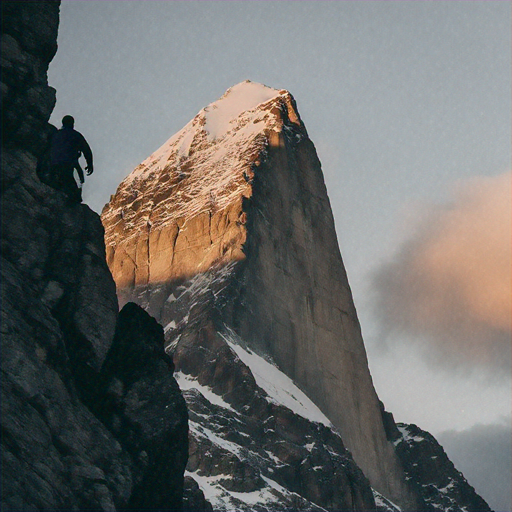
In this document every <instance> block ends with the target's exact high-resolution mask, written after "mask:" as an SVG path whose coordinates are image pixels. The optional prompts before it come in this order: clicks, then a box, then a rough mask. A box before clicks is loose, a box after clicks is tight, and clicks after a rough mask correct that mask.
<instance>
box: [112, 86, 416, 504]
mask: <svg viewBox="0 0 512 512" xmlns="http://www.w3.org/2000/svg"><path fill="white" fill-rule="evenodd" d="M102 218H103V223H104V225H105V229H106V242H107V259H108V262H109V265H110V268H111V270H112V273H113V275H114V279H115V280H116V283H117V286H118V290H119V294H120V297H121V298H122V300H135V301H136V302H138V303H139V304H141V305H142V306H143V307H145V308H146V309H147V310H148V311H150V312H151V314H153V315H155V316H156V318H157V319H158V320H159V321H161V323H162V324H163V325H166V330H167V338H168V340H169V342H171V341H174V342H176V340H177V333H178V332H179V330H180V328H181V327H183V325H185V324H186V319H187V318H188V320H189V319H190V318H189V317H188V312H185V311H184V310H183V311H181V310H180V308H184V309H187V307H184V306H183V305H182V304H183V303H184V301H182V300H179V301H178V300H175V299H177V298H178V296H179V297H181V296H182V295H181V293H182V289H181V288H180V287H182V286H183V283H184V281H186V280H188V279H190V278H192V277H193V276H201V275H204V273H205V272H207V271H211V270H212V269H214V270H215V269H217V270H218V271H219V272H224V273H225V286H226V288H229V297H230V298H229V299H228V300H227V301H226V302H225V303H224V304H222V307H221V310H222V315H221V316H222V323H223V325H224V326H227V328H229V329H231V330H232V331H233V332H234V333H236V335H237V336H238V337H239V338H240V339H241V340H243V343H246V344H247V345H248V346H249V347H250V349H251V350H254V351H255V352H256V353H258V354H261V355H263V356H268V357H271V358H272V359H273V360H274V362H275V363H276V365H277V366H278V367H279V368H280V369H281V370H282V371H283V372H284V373H285V374H286V375H287V376H289V377H290V378H292V379H293V380H294V381H295V382H296V383H297V384H298V385H299V386H300V388H301V389H302V390H303V391H305V392H306V393H307V395H308V396H309V397H310V398H311V399H312V400H313V401H314V402H315V403H316V404H318V406H319V407H320V409H321V410H322V411H323V412H324V413H325V414H326V415H327V416H328V417H329V419H330V420H331V421H332V422H333V424H334V426H335V427H336V428H337V429H339V432H340V433H341V435H342V438H343V441H344V443H345V444H346V446H347V447H348V448H349V450H350V451H351V452H352V454H353V456H354V458H355V461H356V462H357V464H358V465H359V466H360V467H361V468H362V469H363V471H364V472H365V474H366V475H367V476H368V478H369V479H370V482H371V483H372V485H373V487H375V488H376V489H377V490H378V491H379V492H382V493H383V494H385V495H387V496H388V497H390V498H392V499H394V500H396V501H397V502H400V503H403V504H409V505H410V504H411V503H413V502H414V498H413V497H412V495H411V493H410V492H409V490H408V488H407V485H406V483H405V477H404V475H403V472H402V469H401V466H400V464H399V462H398V459H397V458H396V456H395V454H394V450H393V447H392V445H391V444H390V443H389V442H388V441H387V440H386V437H385V433H384V429H383V426H382V421H381V416H380V409H379V402H378V399H377V395H376V393H375V391H374V388H373V385H372V381H371V377H370V373H369V371H368V364H367V360H366V354H365V349H364V345H363V341H362V339H361V333H360V329H359V324H358V320H357V316H356V312H355V309H354V305H353V302H352V297H351V293H350V288H349V285H348V281H347V278H346V275H345V271H344V268H343V263H342V260H341V256H340V252H339V249H338V245H337V239H336V234H335V230H334V222H333V218H332V214H331V210H330V205H329V200H328V198H327V193H326V189H325V185H324V182H323V177H322V172H321V168H320V163H319V161H318V158H317V156H316V152H315V149H314V146H313V144H312V143H311V141H310V140H309V138H308V136H307V132H306V129H305V127H304V125H303V123H302V122H301V120H300V117H299V114H298V112H297V108H296V105H295V102H294V100H293V98H292V97H291V95H290V94H289V93H288V92H287V91H277V90H274V89H271V88H268V87H264V86H260V85H259V84H253V83H250V82H245V83H243V84H239V85H238V86H236V87H234V88H232V89H231V90H229V91H228V93H227V94H226V95H225V96H224V97H223V98H222V99H221V100H219V101H218V102H216V103H214V104H212V105H210V106H209V107H207V108H206V109H204V110H203V111H201V112H200V113H199V114H198V115H197V116H196V118H195V119H193V120H192V121H191V122H190V123H189V124H188V125H187V126H186V127H185V128H184V129H183V130H182V131H181V132H179V133H178V134H176V135H175V136H174V137H173V138H172V139H171V140H170V141H168V142H167V143H166V144H165V145H164V146H163V147H162V148H161V149H160V150H158V151H157V152H156V153H155V154H153V155H151V156H150V157H149V158H148V159H147V160H146V161H145V162H143V163H142V164H141V165H140V166H139V167H138V168H137V169H136V170H135V171H134V172H133V173H132V174H131V175H130V176H128V178H127V179H126V180H125V181H124V182H123V183H122V184H121V185H120V187H119V189H118V191H117V193H116V195H115V196H114V197H113V198H112V200H111V202H110V204H109V205H108V206H107V207H106V208H105V210H104V212H103V214H102ZM213 303H214V297H213V296H212V300H211V301H210V304H211V305H213ZM188 306H190V304H189V305H188ZM181 343H182V341H177V348H176V355H177V365H178V367H180V366H181V365H185V364H186V363H185V362H183V361H182V358H181V356H180V354H181V349H180V344H181ZM209 384H211V385H213V386H215V385H216V383H215V381H214V380H212V381H211V382H209Z"/></svg>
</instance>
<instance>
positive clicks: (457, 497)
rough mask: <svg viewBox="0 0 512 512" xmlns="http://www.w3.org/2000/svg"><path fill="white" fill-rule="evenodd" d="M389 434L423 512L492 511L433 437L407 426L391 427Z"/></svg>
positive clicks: (401, 424)
mask: <svg viewBox="0 0 512 512" xmlns="http://www.w3.org/2000/svg"><path fill="white" fill-rule="evenodd" d="M389 433H390V438H391V439H392V440H393V444H394V445H395V447H396V452H397V454H398V456H399V458H400V460H401V461H402V464H403V467H404V469H405V473H406V475H407V479H408V480H409V481H410V482H411V485H412V486H413V487H414V489H415V492H416V493H417V495H418V496H420V500H421V505H422V510H427V511H429V512H434V511H436V510H446V511H451V510H461V509H462V510H467V511H468V512H470V511H474V512H477V511H478V512H479V511H490V510H491V509H490V508H489V506H488V505H487V503H486V502H485V501H484V500H483V499H482V498H481V497H480V496H479V495H478V494H477V493H476V492H475V489H474V488H473V487H471V485H469V483H468V481H467V480H466V479H465V478H464V475H463V474H462V473H461V472H460V471H457V469H456V468H455V466H454V465H453V463H452V462H451V461H450V460H449V459H448V456H447V455H446V453H445V451H444V450H443V448H442V446H440V445H439V443H438V442H437V441H436V440H435V439H434V437H433V436H432V435H430V434H429V433H428V432H425V431H423V430H421V429H420V428H419V427H417V426H416V425H406V424H404V423H399V424H398V425H397V426H396V427H391V429H390V430H389Z"/></svg>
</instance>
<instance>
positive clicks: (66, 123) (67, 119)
mask: <svg viewBox="0 0 512 512" xmlns="http://www.w3.org/2000/svg"><path fill="white" fill-rule="evenodd" d="M62 126H63V127H64V128H73V126H75V120H74V119H73V116H64V117H63V118H62Z"/></svg>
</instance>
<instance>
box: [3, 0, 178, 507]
mask: <svg viewBox="0 0 512 512" xmlns="http://www.w3.org/2000/svg"><path fill="white" fill-rule="evenodd" d="M1 7H2V75H1V79H2V152H1V158H2V174H1V185H2V191H1V194H2V195H1V201H2V216H1V220H2V232H1V247H2V254H1V258H2V260H1V267H0V268H1V278H2V287H1V292H2V298H1V307H2V318H1V332H2V346H1V367H2V377H1V378H2V381H1V392H2V401H1V407H2V411H1V417H0V420H1V426H2V438H1V443H2V472H1V478H2V496H1V500H2V502H1V503H2V505H1V508H2V510H155V509H158V510H164V509H165V510H180V508H181V500H182V488H183V471H184V468H185V464H186V460H187V456H188V453H187V411H186V408H185V403H184V401H183V398H182V396H181V393H180V391H179V389H178V387H177V384H176V382H175V380H174V379H173V377H172V369H173V368H172V361H171V360H170V359H169V358H168V357H167V356H166V355H165V353H164V352H163V342H164V341H163V331H162V329H161V327H158V326H156V325H155V324H156V322H155V321H154V320H153V319H151V318H150V317H149V315H147V313H145V312H144V311H142V310H141V309H140V308H138V307H137V306H135V305H134V304H132V305H127V306H126V308H125V309H124V310H123V312H121V314H120V315H119V316H118V302H117V297H116V293H115V284H114V281H113V279H112V276H111V274H110V271H109V269H108V266H107V264H106V260H105V247H104V241H103V234H104V232H103V227H102V225H101V222H100V219H99V217H98V216H97V215H96V214H95V213H94V212H92V211H91V210H90V209H89V208H88V207H87V206H85V205H75V206H73V207H70V206H67V205H66V200H65V197H64V196H63V194H62V193H60V192H58V191H56V190H54V189H52V188H50V187H48V186H46V185H44V184H42V183H41V182H40V181H39V180H38V178H37V177H36V167H37V160H38V158H40V157H41V155H42V153H43V152H44V150H45V147H46V145H47V139H48V134H49V133H50V131H51V127H50V126H49V125H48V118H49V116H50V113H51V111H52V109H53V106H54V102H55V91H54V90H53V89H51V88H50V87H48V84H47V76H46V73H47V69H48V64H49V62H50V60H51V59H52V57H53V55H54V53H55V51H56V49H57V45H56V38H57V29H58V21H59V18H58V16H59V2H56V1H40V2H2V4H1ZM120 353H122V354H123V357H119V354H120ZM164 359H168V361H164ZM130 361H132V362H130ZM133 361H137V362H139V361H142V362H143V363H144V371H141V370H140V368H138V365H134V364H133ZM141 397H144V398H143V399H142V398H141ZM148 397H150V401H146V400H147V399H148ZM121 427H122V428H121ZM120 428H121V430H120ZM163 479H165V481H162V480H163Z"/></svg>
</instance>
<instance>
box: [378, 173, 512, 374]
mask: <svg viewBox="0 0 512 512" xmlns="http://www.w3.org/2000/svg"><path fill="white" fill-rule="evenodd" d="M511 213H512V206H511V175H510V173H507V174H503V175H500V176H495V177H480V178H474V179H471V180H469V181H467V182H464V183H462V184H461V185H460V186H459V188H458V190H457V191H456V193H455V196H454V199H453V201H452V202H451V203H449V204H447V205H443V206H437V207H430V208H428V210H427V211H426V212H425V213H424V215H423V216H422V220H420V221H418V222H417V223H416V225H415V226H414V228H415V229H414V232H413V233H412V234H411V235H410V236H409V237H408V239H407V241H406V242H405V243H404V244H403V245H402V246H401V247H400V248H399V250H398V253H397V254H396V256H395V257H394V258H393V260H392V261H391V262H389V263H387V264H385V265H383V266H381V267H380V268H379V269H378V270H377V272H376V273H375V275H374V276H373V280H372V284H373V287H372V288H373V290H374V291H375V296H374V301H373V306H374V310H375V313H376V314H377V317H378V318H379V320H380V326H381V328H382V336H383V337H385V338H386V339H387V341H388V342H389V340H390V339H392V338H393V337H394V338H402V339H404V338H407V340H410V342H411V343H416V344H417V345H418V346H420V347H421V348H422V352H423V353H424V354H425V356H426V357H427V359H428V360H429V361H430V362H432V363H434V364H435V365H436V366H438V367H443V368H445V369H448V368H449V369H450V370H453V369H459V370H460V369H465V370H482V369H483V370H486V372H487V374H488V375H503V374H508V373H509V372H510V365H511V362H510V343H511V309H512V303H511V298H512V291H511V283H512V276H511V264H512V263H511V233H512V227H511ZM401 335H405V336H401Z"/></svg>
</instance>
